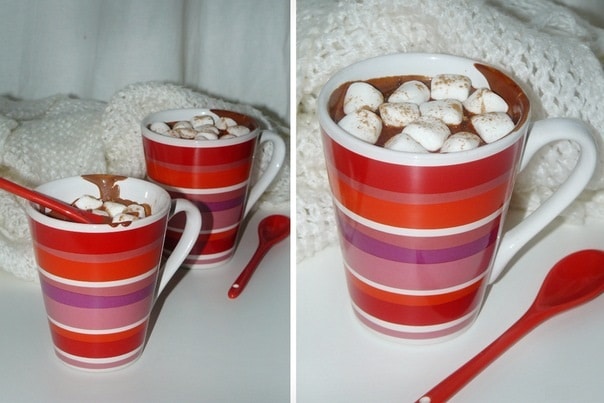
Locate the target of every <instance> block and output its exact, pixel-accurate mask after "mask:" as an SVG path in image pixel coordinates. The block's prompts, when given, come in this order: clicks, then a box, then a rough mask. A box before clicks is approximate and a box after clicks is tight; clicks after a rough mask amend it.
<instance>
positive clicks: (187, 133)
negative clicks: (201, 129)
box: [172, 127, 197, 139]
mask: <svg viewBox="0 0 604 403" xmlns="http://www.w3.org/2000/svg"><path fill="white" fill-rule="evenodd" d="M172 132H174V133H176V134H177V135H178V137H180V138H181V139H194V138H195V136H196V135H197V130H195V129H193V128H192V127H179V128H177V129H172Z"/></svg>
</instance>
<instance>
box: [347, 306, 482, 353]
mask: <svg viewBox="0 0 604 403" xmlns="http://www.w3.org/2000/svg"><path fill="white" fill-rule="evenodd" d="M352 310H353V313H354V315H355V316H356V318H357V319H358V322H360V324H361V325H362V327H363V328H364V329H367V330H369V332H370V333H373V334H375V335H377V336H379V337H380V338H382V339H384V340H388V341H390V342H395V343H398V344H406V345H429V344H438V343H443V342H446V341H449V340H452V339H454V338H456V337H457V336H459V335H461V334H462V333H464V332H466V331H467V330H468V329H469V328H470V326H471V325H472V324H473V323H474V321H475V320H476V317H477V314H478V311H477V310H476V311H474V312H471V313H470V314H468V315H466V316H465V317H463V318H461V319H458V320H456V321H454V322H453V324H452V325H451V326H449V327H447V328H446V329H438V328H437V327H436V328H435V327H430V328H431V329H428V328H429V327H427V326H426V328H427V329H421V327H414V328H413V329H407V330H403V329H393V328H390V327H386V326H383V325H379V324H377V323H375V320H374V321H372V320H369V319H368V315H367V314H366V313H365V312H363V311H361V310H360V309H359V308H358V307H357V306H355V305H354V303H353V304H352ZM373 319H375V318H373ZM411 330H412V331H411Z"/></svg>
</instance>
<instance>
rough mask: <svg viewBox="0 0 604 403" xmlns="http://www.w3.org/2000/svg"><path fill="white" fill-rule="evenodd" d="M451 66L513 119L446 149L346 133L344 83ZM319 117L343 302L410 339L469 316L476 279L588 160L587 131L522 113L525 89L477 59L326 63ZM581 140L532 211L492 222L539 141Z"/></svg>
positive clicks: (557, 205)
mask: <svg viewBox="0 0 604 403" xmlns="http://www.w3.org/2000/svg"><path fill="white" fill-rule="evenodd" d="M437 74H459V75H465V76H467V77H469V78H470V79H471V81H472V87H474V88H480V87H487V88H491V89H492V90H493V91H494V92H495V93H497V94H499V95H500V96H502V97H503V98H504V99H505V100H506V102H507V103H508V105H509V109H508V114H509V115H510V116H511V118H512V120H513V121H514V124H515V126H514V129H513V130H512V132H511V133H509V134H508V135H506V136H505V137H503V138H501V139H499V140H497V141H495V142H492V143H490V144H486V145H481V146H480V147H478V148H475V149H472V150H466V151H460V152H454V153H438V152H436V153H425V154H422V153H410V152H401V151H394V150H390V149H386V148H383V147H380V146H377V145H374V144H370V143H367V142H365V141H363V140H360V139H358V138H356V137H354V136H352V135H350V134H349V133H347V132H345V131H344V130H343V129H342V128H341V127H339V126H338V124H337V123H336V121H335V119H334V118H333V116H334V115H333V111H332V113H331V114H330V109H333V108H334V104H335V100H334V99H332V95H333V94H334V92H336V90H338V88H340V87H341V86H342V85H344V84H345V83H349V82H353V81H362V80H368V79H375V78H381V77H391V76H415V77H417V76H421V77H433V76H435V75H437ZM317 109H318V118H319V123H320V126H321V133H322V139H323V146H324V154H325V160H326V166H327V173H328V177H329V183H330V187H331V191H332V196H333V203H334V209H335V214H336V220H337V223H338V229H339V239H340V246H341V251H342V255H343V259H344V266H345V272H346V279H347V285H348V290H349V294H350V297H351V300H352V306H353V310H354V312H355V314H356V316H357V317H358V319H359V320H360V321H361V322H362V323H363V324H364V325H366V326H367V327H368V328H370V329H372V330H374V331H376V332H378V333H379V334H380V335H384V336H387V337H390V338H392V339H396V340H403V341H409V342H413V343H422V342H435V341H442V340H446V339H448V338H451V337H453V336H455V335H457V334H459V333H460V332H462V331H463V330H465V329H467V328H468V327H469V326H470V325H471V324H472V323H473V321H474V320H475V318H476V317H477V315H478V312H479V310H480V308H481V305H482V303H483V300H484V297H485V290H486V288H487V286H488V285H489V284H490V283H492V282H493V281H494V280H495V279H497V277H498V276H499V274H500V273H501V272H502V270H503V269H504V267H505V266H506V264H507V263H508V262H509V261H510V259H511V258H512V257H513V256H514V254H515V253H517V252H518V250H519V249H520V248H521V247H522V246H523V245H525V244H526V243H527V242H528V241H529V240H530V239H531V238H533V237H534V236H535V235H536V234H537V233H538V232H539V231H541V230H542V229H543V228H544V227H545V226H546V225H547V224H548V223H549V222H551V221H552V220H553V219H554V218H555V217H556V216H558V215H559V214H560V213H561V212H562V210H563V209H565V208H566V207H567V206H568V205H569V204H570V203H571V202H572V201H573V200H574V199H575V198H577V196H578V195H579V194H580V193H581V192H582V190H583V189H584V188H585V186H586V185H587V183H588V182H589V180H590V179H591V177H592V175H593V172H594V170H595V167H596V163H597V158H598V157H597V146H596V143H595V141H594V138H593V136H592V135H591V133H590V131H589V130H588V129H587V128H586V127H585V126H584V125H583V124H582V123H580V122H578V121H576V120H572V119H560V118H552V119H546V120H542V121H538V122H535V123H534V124H533V123H532V122H531V106H530V101H529V98H528V97H527V95H526V93H525V91H523V90H522V88H521V87H520V86H519V85H518V84H517V83H516V82H515V81H514V80H513V79H512V78H510V76H509V75H507V74H506V73H504V72H502V71H501V70H499V69H497V68H495V67H492V66H489V65H486V64H484V63H482V62H479V61H475V60H470V59H467V58H462V57H456V56H451V55H442V54H413V53H408V54H404V53H403V54H391V55H386V56H381V57H375V58H372V59H368V60H364V61H361V62H358V63H356V64H353V65H351V66H348V67H346V68H344V69H343V70H341V71H339V72H337V73H336V74H335V75H334V76H333V77H332V78H331V79H330V80H329V81H328V82H327V83H326V84H325V86H324V87H323V89H322V91H321V93H320V95H319V98H318V105H317ZM560 140H570V141H573V142H575V143H576V144H577V145H578V146H579V147H580V149H581V153H580V157H579V160H578V162H577V164H576V167H575V168H574V170H573V171H572V172H571V174H570V176H569V178H568V179H567V180H566V182H564V183H563V184H562V185H561V186H560V188H559V189H558V190H557V191H556V192H555V193H554V194H552V196H551V197H550V198H549V199H548V200H547V201H546V202H544V203H543V204H542V205H541V206H540V207H539V208H538V209H537V210H536V211H534V212H533V213H532V214H530V215H529V216H528V217H526V218H525V219H524V220H523V221H521V222H520V223H519V224H517V225H516V226H515V227H513V228H512V229H510V230H508V231H506V232H505V233H504V232H503V227H504V226H503V221H504V217H505V215H506V213H507V210H508V206H509V203H510V198H511V196H512V190H513V187H514V182H515V178H516V175H517V173H518V172H519V171H521V170H522V169H523V168H524V167H525V166H526V165H527V163H528V161H529V160H530V159H531V157H532V156H533V155H534V154H535V152H536V151H538V150H539V149H540V148H542V147H543V146H544V145H546V144H548V143H551V142H556V141H560Z"/></svg>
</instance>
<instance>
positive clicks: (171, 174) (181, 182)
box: [147, 161, 251, 189]
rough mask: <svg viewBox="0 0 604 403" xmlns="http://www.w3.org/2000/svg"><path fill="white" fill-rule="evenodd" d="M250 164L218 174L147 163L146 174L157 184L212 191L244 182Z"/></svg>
mask: <svg viewBox="0 0 604 403" xmlns="http://www.w3.org/2000/svg"><path fill="white" fill-rule="evenodd" d="M250 168H251V164H250V163H249V162H246V163H245V164H243V165H241V166H237V167H234V168H231V169H224V170H221V171H218V172H191V171H190V170H188V171H187V170H186V167H183V169H184V170H182V171H181V170H176V169H171V168H167V167H165V166H161V165H158V164H156V163H154V162H153V161H147V174H148V175H149V177H150V178H151V179H153V180H155V181H157V182H161V183H165V184H168V185H170V186H176V187H184V188H190V189H212V188H219V187H226V186H230V185H234V184H238V183H241V182H244V181H246V180H247V179H248V177H249V175H250Z"/></svg>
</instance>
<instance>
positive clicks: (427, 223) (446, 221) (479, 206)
mask: <svg viewBox="0 0 604 403" xmlns="http://www.w3.org/2000/svg"><path fill="white" fill-rule="evenodd" d="M331 186H332V191H333V193H334V196H335V198H336V199H337V200H339V201H340V203H342V205H344V206H345V207H346V208H347V209H349V210H351V211H352V212H353V213H355V214H358V215H360V216H361V217H364V218H367V219H369V220H371V221H375V222H378V223H383V224H387V225H391V226H395V227H402V228H419V229H434V228H450V227H457V226H460V225H464V224H468V223H471V222H475V221H478V220H480V219H482V218H484V217H487V216H489V215H491V214H492V213H494V212H495V211H497V210H498V209H500V208H501V207H502V206H503V204H504V202H505V201H506V200H507V197H508V193H509V189H510V186H509V184H508V183H503V184H501V185H499V186H497V187H496V188H494V189H491V190H489V191H486V192H484V193H482V194H479V195H474V196H473V197H470V198H467V199H461V200H456V201H450V202H447V203H435V204H401V203H395V202H389V201H385V200H382V199H377V198H375V197H371V196H368V195H366V194H363V193H360V192H358V191H355V190H354V189H352V188H350V187H349V186H347V185H346V184H345V183H344V182H342V181H339V180H336V179H335V178H332V181H331Z"/></svg>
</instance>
